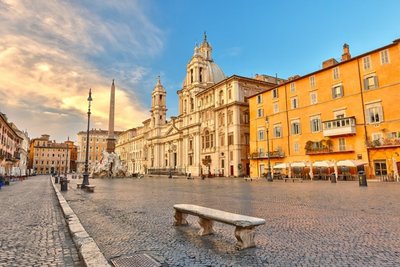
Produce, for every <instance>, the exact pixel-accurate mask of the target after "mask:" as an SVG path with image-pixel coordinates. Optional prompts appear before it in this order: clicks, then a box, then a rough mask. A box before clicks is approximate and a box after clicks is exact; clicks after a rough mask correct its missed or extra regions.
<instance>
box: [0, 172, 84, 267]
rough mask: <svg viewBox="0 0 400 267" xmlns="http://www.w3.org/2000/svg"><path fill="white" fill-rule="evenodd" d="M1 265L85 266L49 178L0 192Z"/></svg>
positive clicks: (17, 183) (10, 187) (38, 179)
mask: <svg viewBox="0 0 400 267" xmlns="http://www.w3.org/2000/svg"><path fill="white" fill-rule="evenodd" d="M0 209H1V213H0V229H1V230H0V240H1V241H0V266H81V263H80V260H79V257H78V253H77V250H76V248H75V245H74V243H73V242H72V239H71V237H70V235H69V231H68V228H67V226H66V223H65V220H64V217H63V214H62V211H61V209H60V207H59V204H58V200H57V198H56V196H55V194H54V189H53V188H52V185H51V182H50V179H49V176H34V177H29V179H27V180H25V181H19V182H11V185H10V186H5V187H2V188H1V190H0Z"/></svg>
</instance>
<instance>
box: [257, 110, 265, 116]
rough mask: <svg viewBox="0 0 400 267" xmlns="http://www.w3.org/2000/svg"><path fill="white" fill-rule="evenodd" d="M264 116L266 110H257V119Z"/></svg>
mask: <svg viewBox="0 0 400 267" xmlns="http://www.w3.org/2000/svg"><path fill="white" fill-rule="evenodd" d="M263 116H264V109H262V108H259V109H257V118H261V117H263Z"/></svg>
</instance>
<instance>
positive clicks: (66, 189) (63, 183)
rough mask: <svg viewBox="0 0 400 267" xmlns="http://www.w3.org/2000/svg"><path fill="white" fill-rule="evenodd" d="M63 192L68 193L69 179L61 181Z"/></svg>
mask: <svg viewBox="0 0 400 267" xmlns="http://www.w3.org/2000/svg"><path fill="white" fill-rule="evenodd" d="M60 185H61V191H68V180H67V178H62V179H61V180H60Z"/></svg>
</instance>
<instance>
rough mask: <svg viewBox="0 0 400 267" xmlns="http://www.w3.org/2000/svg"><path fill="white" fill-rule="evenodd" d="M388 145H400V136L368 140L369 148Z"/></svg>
mask: <svg viewBox="0 0 400 267" xmlns="http://www.w3.org/2000/svg"><path fill="white" fill-rule="evenodd" d="M386 147H400V138H384V139H378V140H372V141H367V148H368V149H373V148H377V149H379V148H386Z"/></svg>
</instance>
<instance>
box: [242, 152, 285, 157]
mask: <svg viewBox="0 0 400 267" xmlns="http://www.w3.org/2000/svg"><path fill="white" fill-rule="evenodd" d="M284 157H285V152H283V151H270V152H269V158H284ZM267 158H268V153H267V152H253V153H251V154H250V155H249V159H267Z"/></svg>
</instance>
